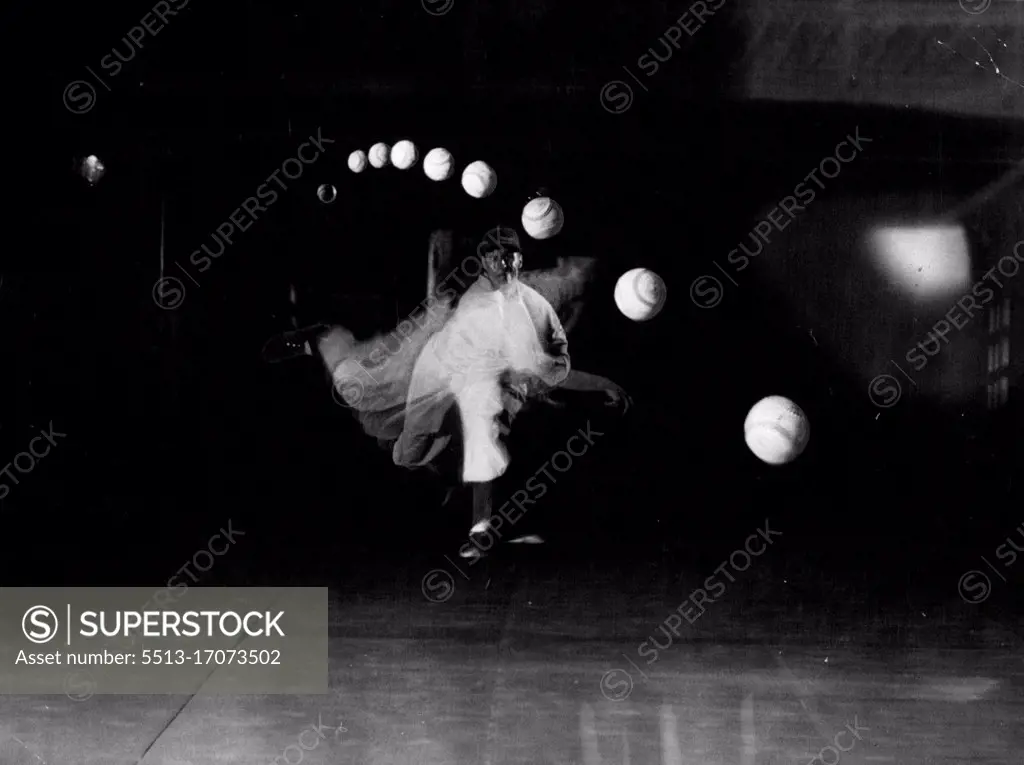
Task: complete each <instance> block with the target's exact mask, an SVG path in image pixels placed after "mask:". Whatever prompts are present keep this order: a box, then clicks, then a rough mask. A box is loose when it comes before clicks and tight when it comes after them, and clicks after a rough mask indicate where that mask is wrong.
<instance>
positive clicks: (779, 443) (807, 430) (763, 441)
mask: <svg viewBox="0 0 1024 765" xmlns="http://www.w3.org/2000/svg"><path fill="white" fill-rule="evenodd" d="M743 435H744V438H745V439H746V442H747V446H748V447H749V448H750V451H752V452H753V453H754V456H756V457H757V458H758V459H759V460H761V461H762V462H766V463H767V464H769V465H785V464H786V463H788V462H792V461H793V460H795V459H796V458H797V457H799V456H800V454H801V453H802V452H803V450H804V449H805V448H806V447H807V442H808V441H809V440H810V438H811V424H810V422H809V421H808V420H807V415H806V414H804V411H803V409H801V408H800V407H799V406H797V405H796V404H794V403H793V402H792V401H790V400H789V399H788V398H786V397H785V396H768V397H767V398H763V399H761V400H760V401H758V402H757V403H756V404H754V406H753V408H751V410H750V413H749V414H748V415H747V419H746V421H745V422H744V423H743Z"/></svg>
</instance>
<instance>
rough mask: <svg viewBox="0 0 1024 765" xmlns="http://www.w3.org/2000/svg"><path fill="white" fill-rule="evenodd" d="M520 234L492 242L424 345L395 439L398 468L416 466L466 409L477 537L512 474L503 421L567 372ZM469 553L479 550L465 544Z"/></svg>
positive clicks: (564, 350) (558, 333)
mask: <svg viewBox="0 0 1024 765" xmlns="http://www.w3.org/2000/svg"><path fill="white" fill-rule="evenodd" d="M516 244H517V238H516V237H515V236H514V232H512V236H510V237H497V238H492V239H485V241H484V242H483V243H482V244H481V247H480V249H479V250H478V252H479V253H480V255H481V260H482V266H483V272H482V273H481V274H480V276H479V278H478V279H477V281H476V282H475V283H473V284H472V285H470V286H469V288H468V289H467V290H466V292H465V293H464V294H463V295H462V297H461V298H460V299H459V302H458V305H457V307H456V308H455V310H454V313H453V314H452V315H451V317H450V318H449V319H448V321H447V322H446V323H445V325H444V327H443V328H442V329H441V330H440V331H439V332H437V333H436V334H434V335H433V336H432V337H431V338H430V340H429V341H428V342H427V343H426V345H425V346H424V348H423V350H422V352H421V353H420V355H419V358H418V359H417V360H416V364H415V367H414V368H413V373H412V379H411V382H410V385H409V392H408V397H407V402H406V412H405V427H404V428H403V431H402V434H401V436H400V437H399V439H398V441H397V442H396V443H395V446H394V450H393V456H394V461H395V464H396V465H400V466H403V467H417V466H420V465H423V464H424V463H425V461H427V460H429V459H430V458H432V457H433V456H434V455H433V451H434V450H433V448H432V447H433V445H434V443H435V440H436V437H437V434H438V433H440V432H441V430H442V423H441V421H440V419H439V418H443V416H444V414H445V413H446V412H447V410H448V406H445V405H444V402H445V400H446V399H448V400H450V399H454V402H455V404H456V406H457V407H458V411H459V416H460V421H461V427H462V443H463V463H462V480H463V482H464V483H466V484H469V485H471V486H472V488H473V520H474V525H473V528H472V530H471V537H472V536H474V535H481V534H486V533H487V531H488V529H489V519H490V518H491V516H492V506H491V487H492V482H493V481H494V480H495V479H497V478H499V477H500V476H501V475H503V474H504V472H505V470H506V468H507V467H508V464H509V457H508V453H507V451H506V450H505V447H504V446H503V445H502V443H501V441H500V440H499V424H498V418H499V416H500V415H502V413H507V415H508V417H509V418H511V417H514V415H515V414H516V413H517V412H518V411H519V409H520V408H521V406H522V403H523V402H524V401H525V400H526V399H527V398H532V397H535V396H538V395H542V394H543V393H544V392H546V391H547V390H550V389H552V388H555V387H557V386H559V385H560V384H561V383H562V382H564V381H565V379H566V377H567V376H568V375H569V368H570V362H569V352H568V342H567V340H566V336H565V331H564V330H563V329H562V324H561V322H560V321H559V320H558V316H557V315H556V313H555V310H554V308H553V307H552V306H551V304H550V303H548V301H547V300H545V299H544V298H543V297H542V296H541V295H540V293H538V292H537V291H536V290H534V289H533V288H532V287H529V286H527V285H525V284H523V283H522V282H520V281H519V271H520V269H521V268H522V254H521V253H520V252H519V248H518V247H517V246H516ZM464 549H466V550H467V551H466V552H465V553H464V555H465V556H466V557H473V556H476V555H478V554H479V548H478V547H477V546H467V548H464Z"/></svg>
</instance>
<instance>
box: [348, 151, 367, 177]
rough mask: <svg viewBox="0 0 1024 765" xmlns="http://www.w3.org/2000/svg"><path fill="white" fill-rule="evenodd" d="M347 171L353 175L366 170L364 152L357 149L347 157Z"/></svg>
mask: <svg viewBox="0 0 1024 765" xmlns="http://www.w3.org/2000/svg"><path fill="white" fill-rule="evenodd" d="M348 169H349V170H351V171H352V172H353V173H361V172H363V170H365V169H366V152H365V151H363V150H362V149H357V150H356V151H354V152H352V153H351V154H349V155H348Z"/></svg>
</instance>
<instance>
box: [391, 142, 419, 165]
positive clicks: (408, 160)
mask: <svg viewBox="0 0 1024 765" xmlns="http://www.w3.org/2000/svg"><path fill="white" fill-rule="evenodd" d="M419 158H420V152H419V150H418V149H417V148H416V144H414V143H413V142H412V141H399V142H398V143H396V144H395V145H394V147H393V148H392V149H391V164H392V165H394V166H395V167H397V168H398V169H399V170H408V169H409V168H410V167H412V166H413V165H415V164H416V161H417V160H418V159H419Z"/></svg>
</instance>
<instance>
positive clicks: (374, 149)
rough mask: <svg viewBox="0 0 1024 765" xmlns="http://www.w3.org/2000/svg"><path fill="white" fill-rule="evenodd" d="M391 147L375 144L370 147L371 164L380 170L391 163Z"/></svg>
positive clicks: (384, 144)
mask: <svg viewBox="0 0 1024 765" xmlns="http://www.w3.org/2000/svg"><path fill="white" fill-rule="evenodd" d="M390 153H391V152H390V147H389V146H388V145H387V144H386V143H383V142H381V143H375V144H374V145H373V146H371V147H370V164H371V165H373V166H374V167H375V168H377V169H378V170H379V169H380V168H382V167H384V166H385V165H387V164H388V162H389V161H390V156H389V155H390Z"/></svg>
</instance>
